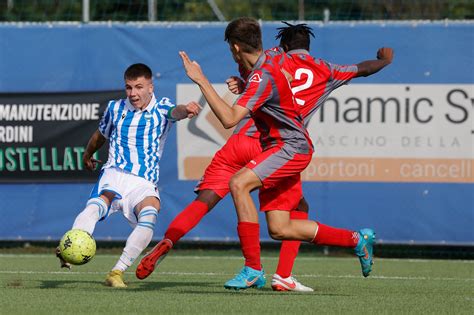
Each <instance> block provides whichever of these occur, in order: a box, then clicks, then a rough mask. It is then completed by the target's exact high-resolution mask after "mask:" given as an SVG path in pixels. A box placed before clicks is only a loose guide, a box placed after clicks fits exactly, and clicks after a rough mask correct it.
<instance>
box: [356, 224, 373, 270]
mask: <svg viewBox="0 0 474 315" xmlns="http://www.w3.org/2000/svg"><path fill="white" fill-rule="evenodd" d="M358 233H359V242H358V243H357V246H356V247H355V253H356V255H357V256H358V257H359V261H360V266H361V268H362V275H364V277H368V276H369V274H370V272H371V271H372V264H373V263H374V262H373V248H374V242H375V232H374V230H372V229H361V230H359V232H358Z"/></svg>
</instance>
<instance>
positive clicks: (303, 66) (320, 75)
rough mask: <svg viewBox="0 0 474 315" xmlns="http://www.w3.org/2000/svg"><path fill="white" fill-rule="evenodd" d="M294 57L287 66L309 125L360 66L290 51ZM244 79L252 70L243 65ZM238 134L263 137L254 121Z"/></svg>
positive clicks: (244, 123)
mask: <svg viewBox="0 0 474 315" xmlns="http://www.w3.org/2000/svg"><path fill="white" fill-rule="evenodd" d="M271 50H273V51H275V50H276V51H280V52H281V51H282V49H281V48H272V49H271ZM288 55H289V56H290V57H291V58H288V59H286V62H285V64H284V65H283V67H284V68H285V69H286V70H287V71H288V72H289V73H290V74H292V75H293V78H294V80H293V81H292V82H291V83H290V84H291V90H292V92H293V95H294V96H295V102H296V104H297V105H299V106H300V114H301V116H302V117H303V120H304V123H305V125H307V124H308V122H309V120H310V119H311V117H312V116H313V115H314V113H316V111H317V110H318V109H319V108H320V107H321V105H322V104H324V102H325V101H326V99H327V98H328V96H329V94H330V93H331V92H332V91H334V90H335V89H337V88H338V87H340V86H342V85H344V84H347V83H349V81H350V80H351V79H352V78H354V77H355V76H356V75H357V72H358V68H357V66H356V65H337V64H332V63H329V62H327V61H325V60H322V59H315V58H314V57H312V56H311V55H310V54H309V52H308V51H307V50H304V49H297V50H292V51H289V52H288ZM239 73H240V77H241V78H242V79H243V80H245V81H246V80H247V78H248V75H249V74H250V71H248V70H246V69H245V68H243V67H242V66H241V65H239ZM234 134H243V135H246V136H249V137H253V138H258V137H259V136H260V134H259V132H258V131H257V128H256V126H255V124H254V122H253V120H252V119H251V118H250V116H249V117H246V118H245V119H243V120H242V121H241V122H240V123H239V124H238V125H237V127H236V128H235V130H234Z"/></svg>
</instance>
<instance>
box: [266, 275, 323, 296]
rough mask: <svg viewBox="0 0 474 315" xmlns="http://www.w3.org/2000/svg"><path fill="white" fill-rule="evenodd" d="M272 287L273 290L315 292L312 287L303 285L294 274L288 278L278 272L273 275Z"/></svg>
mask: <svg viewBox="0 0 474 315" xmlns="http://www.w3.org/2000/svg"><path fill="white" fill-rule="evenodd" d="M272 289H273V291H295V292H313V291H314V290H313V289H312V288H310V287H307V286H305V285H302V284H301V283H300V282H299V281H298V280H296V279H295V278H294V277H293V276H289V277H288V278H282V277H280V275H278V274H274V275H273V277H272Z"/></svg>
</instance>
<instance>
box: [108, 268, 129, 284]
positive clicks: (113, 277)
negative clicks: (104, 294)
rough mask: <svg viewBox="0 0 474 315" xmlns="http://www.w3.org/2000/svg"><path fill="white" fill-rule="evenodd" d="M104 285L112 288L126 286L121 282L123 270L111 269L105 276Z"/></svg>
mask: <svg viewBox="0 0 474 315" xmlns="http://www.w3.org/2000/svg"><path fill="white" fill-rule="evenodd" d="M105 285H106V286H108V287H112V288H126V287H127V285H126V284H125V282H123V271H121V270H112V271H111V272H109V274H108V275H107V278H105Z"/></svg>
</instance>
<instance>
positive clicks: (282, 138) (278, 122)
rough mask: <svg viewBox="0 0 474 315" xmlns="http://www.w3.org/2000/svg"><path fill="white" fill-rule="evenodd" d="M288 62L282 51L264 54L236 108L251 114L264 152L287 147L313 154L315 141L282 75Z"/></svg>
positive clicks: (248, 80) (251, 74)
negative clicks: (312, 140)
mask: <svg viewBox="0 0 474 315" xmlns="http://www.w3.org/2000/svg"><path fill="white" fill-rule="evenodd" d="M287 58H288V56H287V55H286V54H285V53H281V52H278V51H266V52H265V53H263V54H261V55H260V57H259V58H258V60H257V62H256V64H255V65H254V68H253V70H252V72H251V73H250V74H249V77H248V79H247V84H246V86H245V90H244V92H243V93H242V94H241V95H240V96H239V98H238V99H237V101H236V105H239V106H242V107H245V108H247V109H249V110H250V112H251V116H252V118H253V120H254V121H255V125H256V126H257V129H258V131H259V132H260V143H261V145H262V149H263V150H267V149H269V148H272V147H277V146H278V147H282V146H283V145H284V144H287V145H290V146H291V147H293V148H294V149H295V150H296V151H295V152H299V153H310V152H312V143H311V139H310V138H309V135H308V132H307V131H306V128H305V127H304V122H303V119H302V118H301V116H300V113H299V109H298V107H296V106H295V104H294V101H293V93H292V92H291V88H290V85H289V84H288V80H287V78H286V77H285V75H284V74H283V72H282V71H281V65H282V64H284V63H285V60H286V59H287Z"/></svg>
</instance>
